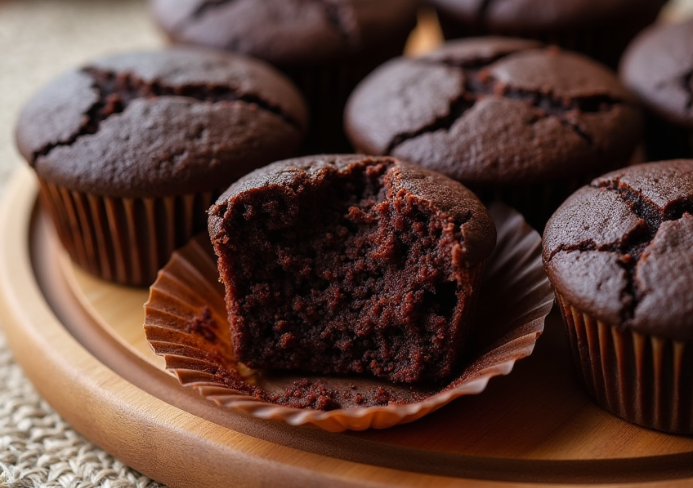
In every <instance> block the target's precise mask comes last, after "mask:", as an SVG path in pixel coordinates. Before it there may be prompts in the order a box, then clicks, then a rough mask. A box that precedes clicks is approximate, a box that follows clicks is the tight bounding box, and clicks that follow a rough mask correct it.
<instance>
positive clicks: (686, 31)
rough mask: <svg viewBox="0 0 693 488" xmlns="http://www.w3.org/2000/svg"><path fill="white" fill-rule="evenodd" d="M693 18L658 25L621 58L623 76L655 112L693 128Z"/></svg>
mask: <svg viewBox="0 0 693 488" xmlns="http://www.w3.org/2000/svg"><path fill="white" fill-rule="evenodd" d="M692 44H693V20H689V21H687V22H683V23H680V24H662V25H657V26H654V27H652V28H650V29H648V30H647V31H645V32H644V33H642V34H641V35H640V36H639V37H637V38H636V39H635V40H634V41H633V42H632V44H631V45H630V47H629V48H628V50H627V51H626V53H625V55H624V56H623V60H622V61H621V70H620V71H621V79H622V80H623V82H624V83H625V84H626V86H628V88H630V89H631V90H632V91H633V92H634V93H635V94H636V95H638V96H639V97H640V99H641V100H642V101H643V102H644V103H645V105H646V106H647V107H648V108H649V109H650V110H652V111H654V112H656V113H657V114H659V115H660V116H662V117H664V118H665V119H667V120H669V121H670V122H672V123H675V124H679V125H683V126H686V127H690V128H693V56H691V49H690V46H691V45H692Z"/></svg>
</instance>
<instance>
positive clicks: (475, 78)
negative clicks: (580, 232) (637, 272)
mask: <svg viewBox="0 0 693 488" xmlns="http://www.w3.org/2000/svg"><path fill="white" fill-rule="evenodd" d="M345 127H346V131H347V135H348V136H349V138H350V139H351V141H352V143H353V144H354V146H355V148H356V149H357V150H358V151H359V152H363V153H366V154H377V155H392V156H394V157H396V158H399V159H402V160H405V161H410V162H412V163H416V164H419V165H421V166H424V167H427V168H429V169H432V170H435V171H439V172H441V173H443V174H445V175H447V176H449V177H451V178H453V179H456V180H458V181H460V182H462V183H463V184H465V185H466V186H468V187H469V188H471V189H473V190H475V191H477V192H478V193H479V194H480V195H482V196H484V197H487V196H489V195H490V196H493V195H495V194H498V195H499V196H500V197H501V198H503V199H504V200H505V201H506V202H507V203H508V204H510V205H512V206H514V207H516V208H517V209H518V210H520V211H521V212H522V213H523V214H525V217H526V218H528V220H529V221H530V223H532V224H534V225H535V226H538V227H540V228H541V227H543V224H544V223H545V222H546V220H547V219H548V217H549V216H550V215H551V213H552V212H553V211H554V210H555V209H556V208H557V207H558V205H559V204H560V203H561V202H563V200H565V198H567V196H568V195H570V194H571V193H572V192H573V191H575V190H576V189H577V188H579V187H580V186H581V185H583V184H584V183H585V182H588V181H589V180H590V179H591V178H593V177H594V176H596V175H598V174H602V173H603V172H604V171H605V170H609V169H615V168H618V167H623V166H626V165H627V164H629V162H630V160H631V158H632V156H633V154H634V151H635V150H636V147H637V146H638V143H639V142H640V136H641V130H642V116H641V113H640V110H639V108H638V107H637V104H636V102H635V100H634V98H633V97H632V96H631V95H630V94H629V93H628V91H627V90H626V89H625V88H624V87H623V86H621V84H620V83H619V82H618V80H617V79H616V77H615V76H614V74H613V73H612V72H611V71H609V70H607V69H606V68H604V67H602V66H601V65H599V64H597V63H594V62H592V61H591V60H589V59H587V58H585V57H583V56H581V55H578V54H574V53H570V52H564V51H560V50H558V49H556V48H542V47H541V45H540V44H538V43H536V42H534V41H527V40H519V39H506V38H478V39H466V40H462V41H456V42H450V43H447V44H445V45H444V46H443V47H442V48H440V49H438V50H436V51H433V52H431V53H429V54H427V55H425V56H422V57H417V58H410V57H403V58H398V59H395V60H393V61H390V62H388V63H387V64H385V65H383V66H382V67H380V68H378V69H377V70H376V71H375V72H374V73H372V74H371V75H370V76H369V77H368V78H366V80H364V81H363V82H362V83H361V84H360V85H359V87H358V88H357V89H356V90H355V91H354V94H353V95H352V97H351V98H350V100H349V104H348V106H347V110H346V114H345Z"/></svg>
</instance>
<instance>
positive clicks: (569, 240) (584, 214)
mask: <svg viewBox="0 0 693 488" xmlns="http://www.w3.org/2000/svg"><path fill="white" fill-rule="evenodd" d="M544 265H545V267H546V271H547V273H548V275H549V279H550V281H551V283H552V285H553V286H554V288H555V291H556V297H557V298H558V301H559V304H560V305H561V310H562V312H563V316H564V319H565V321H566V324H567V329H568V332H569V337H570V339H571V342H572V345H573V349H574V354H575V360H576V363H577V364H578V367H579V371H580V372H581V377H582V379H583V380H584V382H585V384H586V385H587V387H588V391H589V392H590V393H591V394H592V395H593V396H594V397H595V398H596V399H597V401H598V402H599V403H600V404H601V405H602V406H604V407H606V408H608V409H609V410H611V411H613V412H615V413H616V414H618V415H620V416H622V417H624V418H625V419H627V420H629V421H631V422H636V423H639V424H641V425H645V426H648V427H653V428H657V429H660V430H666V431H672V432H679V433H693V375H692V374H691V371H693V287H691V283H693V160H676V161H667V162H662V163H651V164H645V165H639V166H634V167H631V168H628V169H624V170H620V171H617V172H613V173H610V174H607V175H606V176H603V177H601V178H598V179H596V180H594V181H593V182H592V184H591V185H590V186H587V187H584V188H582V189H581V190H579V191H578V192H577V193H575V195H573V196H572V197H571V198H569V199H568V200H567V201H566V202H565V204H564V205H563V206H562V207H561V208H560V209H559V210H558V211H557V212H556V214H555V215H554V216H553V217H552V218H551V220H550V221H549V223H548V224H547V227H546V232H545V233H544Z"/></svg>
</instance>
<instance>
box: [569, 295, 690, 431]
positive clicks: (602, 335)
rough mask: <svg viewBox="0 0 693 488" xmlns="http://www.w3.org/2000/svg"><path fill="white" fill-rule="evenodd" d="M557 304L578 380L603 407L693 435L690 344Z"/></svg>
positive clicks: (637, 421) (663, 428)
mask: <svg viewBox="0 0 693 488" xmlns="http://www.w3.org/2000/svg"><path fill="white" fill-rule="evenodd" d="M556 299H557V301H558V304H559V307H560V310H561V314H562V315H563V320H564V323H565V326H566V331H567V334H568V338H569V342H570V346H571V350H572V354H573V360H574V363H575V365H576V369H577V372H578V376H579V378H580V380H581V381H582V382H583V383H584V385H585V387H586V389H587V392H588V393H589V394H590V396H591V397H592V398H594V399H595V400H596V402H597V403H598V404H599V405H600V406H601V407H603V408H605V409H606V410H608V411H610V412H612V413H614V414H615V415H618V416H619V417H621V418H623V419H624V420H627V421H628V422H632V423H634V424H638V425H642V426H644V427H648V428H651V429H656V430H661V431H664V432H670V433H675V434H693V343H691V342H683V341H674V340H670V339H665V338H661V337H656V336H650V335H646V334H642V333H639V332H636V331H630V330H621V329H620V328H618V327H614V326H611V325H608V324H605V323H604V322H602V321H600V320H597V319H595V318H594V317H592V316H590V315H589V314H586V313H584V312H581V311H580V310H578V309H577V308H575V307H573V306H572V305H571V304H570V303H568V302H567V301H566V299H565V298H564V297H562V296H561V295H560V294H558V293H556Z"/></svg>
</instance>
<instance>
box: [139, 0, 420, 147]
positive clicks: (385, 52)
mask: <svg viewBox="0 0 693 488" xmlns="http://www.w3.org/2000/svg"><path fill="white" fill-rule="evenodd" d="M418 3H419V0H309V1H306V0H233V1H230V0H226V1H224V0H222V1H219V0H150V6H151V11H152V14H153V16H154V18H155V19H156V21H157V22H158V24H159V25H160V26H161V27H162V28H163V30H164V31H165V32H166V34H167V35H168V37H169V38H170V39H171V40H172V41H174V42H176V43H184V44H197V45H203V46H209V47H214V48H218V49H226V50H228V51H233V52H239V53H242V54H246V55H249V56H253V57H256V58H259V59H263V60H265V61H267V62H269V63H271V64H272V65H274V66H275V67H277V68H279V69H280V70H282V71H283V72H284V73H286V74H287V75H288V76H289V77H290V78H291V79H292V80H293V81H294V83H296V85H297V86H298V87H299V88H300V89H301V91H302V92H303V94H304V96H305V98H306V100H307V101H308V106H309V107H310V114H311V127H312V130H311V133H310V135H309V140H308V141H307V143H306V146H305V148H304V152H306V153H321V152H334V151H345V150H347V149H348V143H347V142H346V139H345V137H344V132H343V130H342V114H343V111H344V104H345V103H346V100H347V97H348V96H349V93H350V92H351V91H352V90H353V88H354V87H355V86H356V84H357V83H358V82H359V81H361V80H362V79H363V77H364V76H366V74H368V73H369V72H370V71H372V70H373V69H374V68H375V67H376V66H378V65H380V64H382V63H383V62H384V61H386V60H387V59H390V58H392V57H394V56H399V55H400V54H402V52H403V50H404V45H405V43H406V40H407V38H408V37H409V33H410V32H411V30H412V29H413V28H414V26H415V24H416V11H417V6H418Z"/></svg>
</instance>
